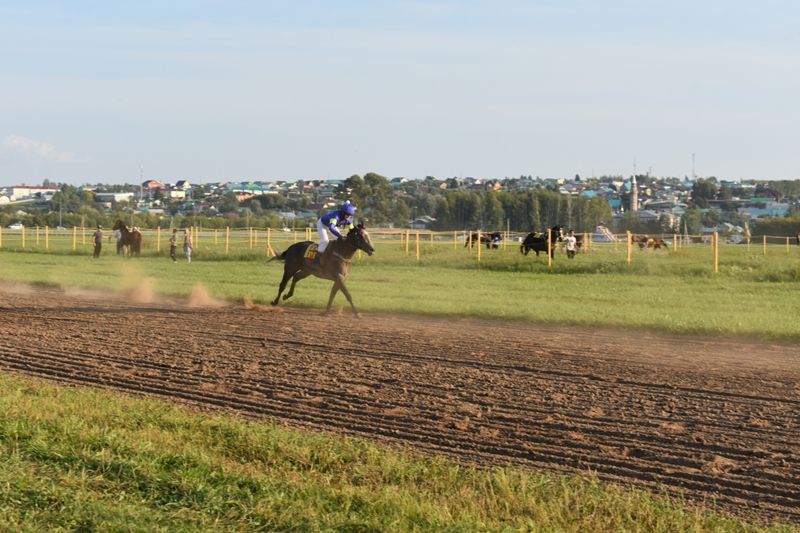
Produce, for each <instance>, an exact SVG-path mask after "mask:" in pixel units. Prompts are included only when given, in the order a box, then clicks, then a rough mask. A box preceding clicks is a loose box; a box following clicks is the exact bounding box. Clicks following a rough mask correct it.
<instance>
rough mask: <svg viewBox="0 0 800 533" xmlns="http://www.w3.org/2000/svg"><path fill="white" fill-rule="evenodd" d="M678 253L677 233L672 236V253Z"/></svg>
mask: <svg viewBox="0 0 800 533" xmlns="http://www.w3.org/2000/svg"><path fill="white" fill-rule="evenodd" d="M677 252H678V235H677V233H673V234H672V253H677Z"/></svg>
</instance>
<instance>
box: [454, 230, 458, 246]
mask: <svg viewBox="0 0 800 533" xmlns="http://www.w3.org/2000/svg"><path fill="white" fill-rule="evenodd" d="M453 250H458V232H457V231H456V230H453Z"/></svg>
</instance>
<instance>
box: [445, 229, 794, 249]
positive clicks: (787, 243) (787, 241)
mask: <svg viewBox="0 0 800 533" xmlns="http://www.w3.org/2000/svg"><path fill="white" fill-rule="evenodd" d="M430 236H431V246H430V249H431V250H433V232H430ZM786 246H789V239H788V238H787V239H786ZM787 250H788V248H787Z"/></svg>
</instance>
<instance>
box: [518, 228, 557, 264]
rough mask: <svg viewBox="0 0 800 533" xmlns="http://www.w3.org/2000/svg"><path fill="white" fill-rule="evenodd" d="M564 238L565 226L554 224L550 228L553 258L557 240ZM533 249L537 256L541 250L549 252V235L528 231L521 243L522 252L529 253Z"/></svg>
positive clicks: (551, 255) (520, 249)
mask: <svg viewBox="0 0 800 533" xmlns="http://www.w3.org/2000/svg"><path fill="white" fill-rule="evenodd" d="M563 238H564V226H553V227H552V228H550V257H551V258H553V255H554V253H555V249H556V242H560V241H561V240H562V239H563ZM531 250H533V251H534V252H536V256H537V257H538V256H539V252H544V253H547V235H546V234H545V235H537V234H535V233H528V235H527V236H526V237H525V240H524V241H522V244H520V245H519V251H520V253H523V254H525V255H528V252H530V251H531Z"/></svg>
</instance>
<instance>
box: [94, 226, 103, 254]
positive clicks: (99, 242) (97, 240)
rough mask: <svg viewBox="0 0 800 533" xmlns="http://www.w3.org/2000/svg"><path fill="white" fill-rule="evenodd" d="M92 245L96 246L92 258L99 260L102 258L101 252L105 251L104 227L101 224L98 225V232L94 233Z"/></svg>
mask: <svg viewBox="0 0 800 533" xmlns="http://www.w3.org/2000/svg"><path fill="white" fill-rule="evenodd" d="M92 244H93V245H94V253H93V254H92V257H94V258H95V259H98V258H99V257H100V251H101V250H102V249H103V226H101V225H100V224H98V225H97V230H95V232H94V233H92Z"/></svg>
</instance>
